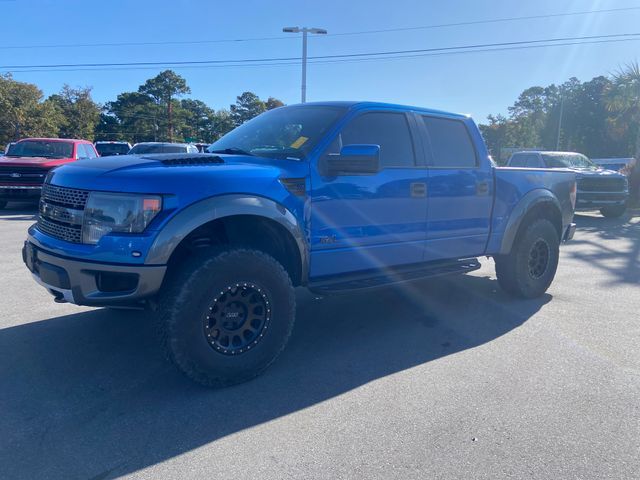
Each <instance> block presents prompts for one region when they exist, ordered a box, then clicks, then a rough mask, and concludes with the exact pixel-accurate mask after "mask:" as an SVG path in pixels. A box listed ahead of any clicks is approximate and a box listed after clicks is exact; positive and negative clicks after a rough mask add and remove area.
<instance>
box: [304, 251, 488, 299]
mask: <svg viewBox="0 0 640 480" xmlns="http://www.w3.org/2000/svg"><path fill="white" fill-rule="evenodd" d="M480 267H481V265H480V262H479V261H478V259H477V258H467V259H464V260H456V261H453V262H451V261H446V262H431V263H421V264H419V265H411V266H409V267H403V268H396V269H390V270H388V271H384V272H381V271H380V270H375V271H367V272H363V273H360V274H356V275H349V276H347V277H344V276H337V277H330V278H326V277H325V278H322V279H318V280H315V281H313V282H310V283H309V285H308V288H309V290H311V291H312V292H313V293H317V294H320V295H329V294H338V293H349V292H353V291H361V290H368V289H373V288H379V287H384V286H386V285H395V284H399V283H405V282H412V281H414V280H422V279H425V278H432V277H439V276H442V275H453V274H462V273H468V272H473V271H474V270H478V269H479V268H480Z"/></svg>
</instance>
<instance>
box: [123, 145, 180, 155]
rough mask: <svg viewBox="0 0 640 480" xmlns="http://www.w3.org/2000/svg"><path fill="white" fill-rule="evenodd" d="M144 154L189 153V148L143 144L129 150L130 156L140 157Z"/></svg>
mask: <svg viewBox="0 0 640 480" xmlns="http://www.w3.org/2000/svg"><path fill="white" fill-rule="evenodd" d="M143 153H187V147H186V146H184V145H154V144H146V145H145V144H141V145H136V146H134V147H133V148H132V149H131V150H129V154H130V155H140V154H143Z"/></svg>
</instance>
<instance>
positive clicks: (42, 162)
mask: <svg viewBox="0 0 640 480" xmlns="http://www.w3.org/2000/svg"><path fill="white" fill-rule="evenodd" d="M73 161H74V159H73V158H47V157H6V156H5V157H0V165H1V166H9V167H38V168H53V167H57V166H58V165H63V164H65V163H69V162H73Z"/></svg>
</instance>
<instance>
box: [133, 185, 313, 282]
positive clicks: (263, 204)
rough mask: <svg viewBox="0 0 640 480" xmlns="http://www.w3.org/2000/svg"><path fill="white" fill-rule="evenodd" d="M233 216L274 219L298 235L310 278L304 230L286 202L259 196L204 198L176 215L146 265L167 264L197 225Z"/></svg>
mask: <svg viewBox="0 0 640 480" xmlns="http://www.w3.org/2000/svg"><path fill="white" fill-rule="evenodd" d="M232 215H255V216H258V217H264V218H267V219H269V220H273V221H275V222H277V223H279V224H280V225H281V226H283V227H284V228H285V229H286V230H287V231H288V232H289V233H290V234H291V235H292V236H293V238H294V240H295V243H296V245H297V246H298V250H299V253H300V260H301V269H302V271H301V272H300V273H301V279H302V281H306V279H307V276H308V275H307V274H308V268H309V249H308V247H307V242H306V241H305V236H304V234H303V231H304V230H303V229H302V227H301V225H300V224H299V222H298V220H297V219H296V217H295V215H293V213H291V212H290V211H289V210H288V209H287V208H285V207H284V206H283V205H281V204H279V203H277V202H275V201H274V200H271V199H269V198H266V197H260V196H256V195H242V194H233V195H221V196H217V197H210V198H207V199H204V200H200V201H199V202H196V203H194V204H192V205H190V206H188V207H187V208H185V209H183V210H181V211H179V212H178V213H177V214H176V215H174V216H173V217H172V218H171V219H170V220H169V221H168V222H167V224H166V225H165V226H164V227H163V228H162V229H161V230H160V231H159V232H158V235H157V236H156V238H155V240H154V242H153V244H152V245H151V248H150V249H149V253H148V254H147V258H146V260H145V264H149V265H166V264H167V262H168V261H169V258H170V257H171V254H172V253H173V252H174V250H175V249H176V247H177V246H178V245H179V244H180V242H181V241H182V240H183V239H184V238H185V237H186V236H187V235H189V234H190V233H191V232H193V231H194V230H195V229H196V228H198V227H200V226H202V225H204V224H205V223H208V222H211V221H213V220H218V219H220V218H224V217H230V216H232Z"/></svg>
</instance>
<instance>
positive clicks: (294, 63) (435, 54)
mask: <svg viewBox="0 0 640 480" xmlns="http://www.w3.org/2000/svg"><path fill="white" fill-rule="evenodd" d="M639 40H640V38H621V39H613V40H590V41H577V42H563V43H553V44H548V45H524V46H516V47H501V48H483V49H475V50H459V51H447V52H431V53H419V54H409V55H396V56H386V57H372V58H352V59H338V60H316V61H312V62H309V63H312V64H314V65H326V64H338V63H360V62H384V61H388V60H402V59H412V58H422V57H438V56H447V55H462V54H470V53H483V52H503V51H510V50H530V49H540V48H547V47H563V46H571V45H594V44H606V43H623V42H635V41H639ZM299 65H300V60H298V61H290V62H274V63H255V64H249V63H245V64H236V65H185V66H178V67H173V68H175V69H176V70H192V69H203V68H205V69H211V68H255V67H265V66H268V67H292V66H295V67H297V66H299ZM121 70H157V67H111V68H72V69H61V70H53V71H54V72H100V71H121ZM12 72H13V73H34V72H36V73H43V72H48V73H51V72H52V70H12Z"/></svg>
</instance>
